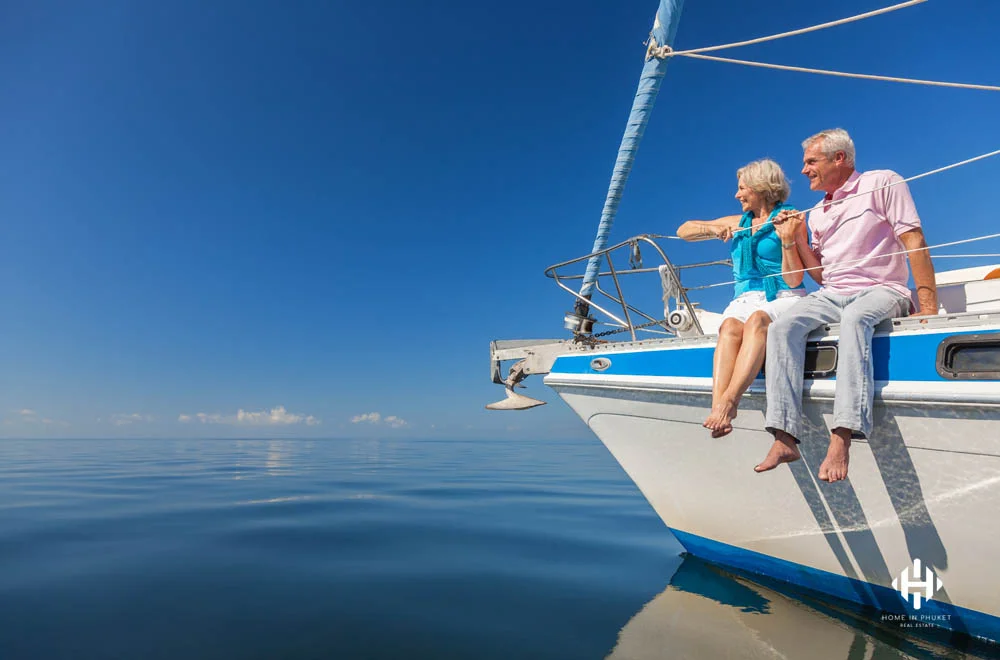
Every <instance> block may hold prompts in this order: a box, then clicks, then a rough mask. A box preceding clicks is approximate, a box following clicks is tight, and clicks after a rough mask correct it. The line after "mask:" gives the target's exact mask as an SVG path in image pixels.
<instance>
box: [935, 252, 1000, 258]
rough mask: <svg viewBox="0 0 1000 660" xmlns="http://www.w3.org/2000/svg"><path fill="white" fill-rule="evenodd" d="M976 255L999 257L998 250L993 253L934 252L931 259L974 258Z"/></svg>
mask: <svg viewBox="0 0 1000 660" xmlns="http://www.w3.org/2000/svg"><path fill="white" fill-rule="evenodd" d="M977 257H1000V252H997V253H995V254H935V255H933V256H932V257H931V259H975V258H977Z"/></svg>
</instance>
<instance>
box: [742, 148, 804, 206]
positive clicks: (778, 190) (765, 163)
mask: <svg viewBox="0 0 1000 660" xmlns="http://www.w3.org/2000/svg"><path fill="white" fill-rule="evenodd" d="M736 179H737V180H738V181H742V182H743V185H744V186H746V187H747V188H749V189H750V190H753V191H754V192H756V193H758V194H759V195H761V196H762V197H763V198H764V202H766V203H767V204H769V205H771V206H777V205H778V204H781V203H783V202H784V201H785V200H786V199H788V196H789V195H790V194H791V193H792V189H791V186H789V185H788V179H786V178H785V173H784V172H783V171H782V170H781V165H778V164H777V163H776V162H774V161H773V160H771V159H770V158H762V159H760V160H755V161H754V162H752V163H748V164H746V165H744V166H743V167H741V168H740V169H738V170H736Z"/></svg>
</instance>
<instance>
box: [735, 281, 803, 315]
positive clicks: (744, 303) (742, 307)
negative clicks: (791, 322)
mask: <svg viewBox="0 0 1000 660" xmlns="http://www.w3.org/2000/svg"><path fill="white" fill-rule="evenodd" d="M805 295H807V294H806V290H805V289H782V290H781V291H778V295H777V297H776V298H775V299H774V300H772V301H771V302H767V296H766V295H765V294H764V292H763V291H747V292H746V293H744V294H743V295H740V296H737V297H736V298H734V299H733V302H731V303H729V305H728V306H727V307H726V309H725V311H723V312H722V320H723V321H725V320H726V319H736V320H737V321H739V322H740V323H746V322H747V319H748V318H750V315H751V314H753V313H754V312H759V311H765V312H767V315H768V316H770V317H771V320H772V321H773V320H775V319H776V318H778V317H779V316H780V315H781V314H782V313H783V312H785V311H786V310H787V309H788V308H789V307H791V306H792V305H794V304H795V303H796V302H798V301H799V299H800V298H802V297H803V296H805Z"/></svg>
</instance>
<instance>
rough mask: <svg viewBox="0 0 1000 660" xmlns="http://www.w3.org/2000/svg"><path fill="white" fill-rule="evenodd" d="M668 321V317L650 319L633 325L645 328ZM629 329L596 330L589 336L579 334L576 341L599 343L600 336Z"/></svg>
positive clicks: (638, 328) (639, 328)
mask: <svg viewBox="0 0 1000 660" xmlns="http://www.w3.org/2000/svg"><path fill="white" fill-rule="evenodd" d="M666 322H667V319H661V320H659V321H650V322H648V323H643V324H642V325H634V326H632V329H633V330H643V329H645V328H651V327H653V326H654V325H664V324H665V323H666ZM628 331H629V329H628V328H614V329H612V330H605V331H604V332H595V333H594V334H592V335H588V336H577V337H576V341H578V342H580V343H591V344H595V343H597V341H596V340H597V339H599V338H600V337H607V336H609V335H616V334H618V333H620V332H628Z"/></svg>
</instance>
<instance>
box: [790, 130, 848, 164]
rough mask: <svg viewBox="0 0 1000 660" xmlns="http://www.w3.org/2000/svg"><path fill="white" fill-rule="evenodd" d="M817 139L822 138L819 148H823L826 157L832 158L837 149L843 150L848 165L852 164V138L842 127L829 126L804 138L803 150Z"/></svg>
mask: <svg viewBox="0 0 1000 660" xmlns="http://www.w3.org/2000/svg"><path fill="white" fill-rule="evenodd" d="M818 140H822V141H823V144H822V145H821V147H820V148H821V149H822V150H823V155H824V156H826V157H827V158H830V159H832V158H833V157H834V156H836V155H837V152H838V151H843V152H844V157H845V160H846V161H847V164H848V165H852V166H853V165H854V140H852V139H851V136H850V135H848V133H847V131H845V130H844V129H842V128H830V129H827V130H825V131H820V132H819V133H817V134H816V135H813V136H812V137H809V138H806V139H805V141H804V142H803V143H802V149H803V151H804V150H806V149H808V148H809V146H810V145H811V144H812V143H813V142H816V141H818Z"/></svg>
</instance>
